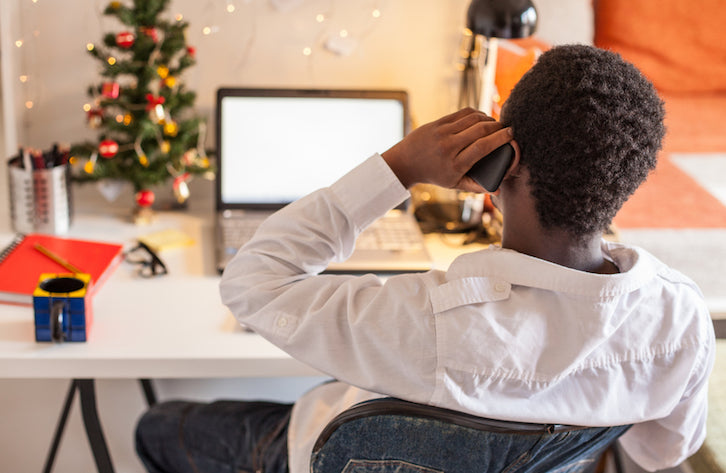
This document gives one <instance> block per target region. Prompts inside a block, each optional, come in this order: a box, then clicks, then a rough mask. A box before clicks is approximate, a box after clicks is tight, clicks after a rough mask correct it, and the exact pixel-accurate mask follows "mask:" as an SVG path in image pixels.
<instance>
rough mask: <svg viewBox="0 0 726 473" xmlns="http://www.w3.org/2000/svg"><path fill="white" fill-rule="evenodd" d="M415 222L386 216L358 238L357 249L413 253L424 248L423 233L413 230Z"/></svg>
mask: <svg viewBox="0 0 726 473" xmlns="http://www.w3.org/2000/svg"><path fill="white" fill-rule="evenodd" d="M411 225H417V224H416V223H415V222H414V221H413V220H402V219H399V218H396V217H391V216H388V215H387V216H384V217H382V218H380V219H378V220H376V221H375V222H374V223H373V224H372V225H371V226H370V227H368V228H367V229H366V230H365V231H364V232H363V233H361V234H360V235H359V236H358V240H357V241H356V248H357V249H361V250H390V251H413V250H420V249H422V248H423V247H424V241H423V238H422V237H421V232H420V231H419V230H418V229H415V228H414V229H412V228H411Z"/></svg>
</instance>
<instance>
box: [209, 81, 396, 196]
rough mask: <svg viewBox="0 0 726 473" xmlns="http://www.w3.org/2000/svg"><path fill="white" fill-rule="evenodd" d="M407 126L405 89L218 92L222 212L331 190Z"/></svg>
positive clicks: (384, 148) (219, 187) (219, 194)
mask: <svg viewBox="0 0 726 473" xmlns="http://www.w3.org/2000/svg"><path fill="white" fill-rule="evenodd" d="M407 122H408V110H407V95H406V93H405V92H403V91H360V90H358V91H350V90H348V91H343V90H290V89H242V88H223V89H219V91H218V92H217V160H218V161H217V165H218V170H217V172H218V175H217V205H218V208H277V207H281V206H283V205H285V204H287V203H290V202H292V201H294V200H296V199H298V198H300V197H302V196H304V195H306V194H308V193H310V192H312V191H314V190H316V189H319V188H321V187H325V186H329V185H330V184H332V183H333V182H334V181H335V180H336V179H338V178H339V177H341V176H342V175H343V174H345V173H346V172H348V171H349V170H351V169H352V168H353V167H355V166H356V165H358V164H359V163H361V162H362V161H363V160H365V159H366V158H368V157H369V156H371V155H372V154H373V153H376V152H378V153H382V152H384V151H386V150H387V149H388V148H390V147H391V146H392V145H394V144H395V143H397V142H398V141H400V140H401V139H402V138H403V137H404V136H405V134H406V132H407V131H408V130H407Z"/></svg>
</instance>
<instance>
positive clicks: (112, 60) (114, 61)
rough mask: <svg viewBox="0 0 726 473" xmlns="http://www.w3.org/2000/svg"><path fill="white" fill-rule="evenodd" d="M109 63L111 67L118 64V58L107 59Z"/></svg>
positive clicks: (110, 57)
mask: <svg viewBox="0 0 726 473" xmlns="http://www.w3.org/2000/svg"><path fill="white" fill-rule="evenodd" d="M107 62H108V65H109V66H113V65H114V64H116V58H115V57H113V56H109V58H108V59H107Z"/></svg>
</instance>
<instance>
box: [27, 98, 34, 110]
mask: <svg viewBox="0 0 726 473" xmlns="http://www.w3.org/2000/svg"><path fill="white" fill-rule="evenodd" d="M33 105H34V104H33V101H32V100H28V101H26V102H25V108H27V109H28V110H30V109H31V108H33Z"/></svg>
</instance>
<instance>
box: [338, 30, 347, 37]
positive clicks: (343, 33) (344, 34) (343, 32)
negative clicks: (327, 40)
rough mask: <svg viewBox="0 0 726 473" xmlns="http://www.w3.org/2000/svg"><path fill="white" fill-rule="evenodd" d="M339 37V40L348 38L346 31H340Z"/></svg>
mask: <svg viewBox="0 0 726 473" xmlns="http://www.w3.org/2000/svg"><path fill="white" fill-rule="evenodd" d="M339 34H340V37H341V38H347V37H348V30H340V33H339Z"/></svg>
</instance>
